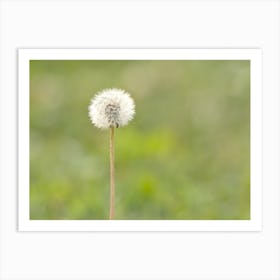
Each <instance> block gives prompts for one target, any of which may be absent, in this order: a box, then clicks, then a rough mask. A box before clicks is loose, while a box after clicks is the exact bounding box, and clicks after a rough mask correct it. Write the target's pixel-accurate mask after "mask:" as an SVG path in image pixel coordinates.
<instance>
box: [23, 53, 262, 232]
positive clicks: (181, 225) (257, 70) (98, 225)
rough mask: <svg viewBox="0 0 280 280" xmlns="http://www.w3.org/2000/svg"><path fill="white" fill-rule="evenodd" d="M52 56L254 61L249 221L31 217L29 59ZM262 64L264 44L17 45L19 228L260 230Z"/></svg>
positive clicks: (59, 229)
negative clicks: (167, 46) (172, 46)
mask: <svg viewBox="0 0 280 280" xmlns="http://www.w3.org/2000/svg"><path fill="white" fill-rule="evenodd" d="M36 59H38V60H39V59H42V60H43V59H45V60H48V59H52V60H66V59H67V60H101V59H102V60H121V59H127V60H130V59H133V60H250V61H251V105H250V109H251V112H250V115H251V128H250V134H251V135H250V141H251V149H250V152H251V153H250V154H251V196H250V199H251V211H250V216H251V219H250V220H226V221H224V220H207V221H206V220H172V221H170V220H164V221H159V220H157V221H146V220H141V221H124V220H116V221H107V220H99V221H97V220H79V221H78V220H67V221H66V220H30V219H29V61H30V60H36ZM261 69H262V66H261V50H260V49H19V50H18V88H19V90H18V96H19V113H18V129H19V141H18V143H19V144H18V153H19V154H18V156H19V160H18V164H19V166H18V173H19V174H18V176H19V180H18V182H19V186H18V194H19V203H18V230H19V231H261V229H262V199H261V198H262V189H261V187H262V125H261V124H262V93H261V92H262V91H261V89H262V83H261V80H262V71H261Z"/></svg>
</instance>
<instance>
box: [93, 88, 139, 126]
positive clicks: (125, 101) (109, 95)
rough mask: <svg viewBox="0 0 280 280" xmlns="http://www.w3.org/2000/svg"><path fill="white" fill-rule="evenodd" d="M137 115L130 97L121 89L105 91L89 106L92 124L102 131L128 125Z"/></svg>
mask: <svg viewBox="0 0 280 280" xmlns="http://www.w3.org/2000/svg"><path fill="white" fill-rule="evenodd" d="M134 114H135V105H134V102H133V99H132V98H131V97H130V95H129V94H128V93H127V92H125V91H124V90H121V89H105V90H103V91H101V92H99V93H98V94H97V95H96V96H95V97H94V98H93V99H92V100H91V104H90V106H89V116H90V119H91V121H92V123H93V124H94V125H95V126H96V127H98V128H101V129H107V128H109V127H121V126H125V125H127V124H128V123H129V122H130V121H131V120H132V119H133V116H134Z"/></svg>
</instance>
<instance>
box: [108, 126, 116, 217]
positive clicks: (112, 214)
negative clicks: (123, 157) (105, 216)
mask: <svg viewBox="0 0 280 280" xmlns="http://www.w3.org/2000/svg"><path fill="white" fill-rule="evenodd" d="M114 161H115V153H114V127H113V126H111V127H110V218H109V219H110V220H114V218H115V166H114Z"/></svg>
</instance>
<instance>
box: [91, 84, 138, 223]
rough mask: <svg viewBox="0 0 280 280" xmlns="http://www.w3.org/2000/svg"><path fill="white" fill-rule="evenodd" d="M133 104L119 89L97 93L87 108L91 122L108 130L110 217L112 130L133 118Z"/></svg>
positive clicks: (112, 205) (112, 211) (112, 197)
mask: <svg viewBox="0 0 280 280" xmlns="http://www.w3.org/2000/svg"><path fill="white" fill-rule="evenodd" d="M134 114H135V104H134V101H133V99H132V98H131V97H130V95H129V94H128V93H127V92H125V91H124V90H121V89H114V88H113V89H105V90H103V91H101V92H99V93H97V94H96V95H95V96H94V97H93V98H92V100H91V104H90V106H89V117H90V119H91V122H92V123H93V124H94V125H95V126H96V127H98V128H100V129H110V215H109V219H111V220H112V219H114V217H115V167H114V157H115V155H114V129H115V128H118V127H121V126H125V125H127V124H128V123H129V122H130V121H131V120H132V119H133V117H134Z"/></svg>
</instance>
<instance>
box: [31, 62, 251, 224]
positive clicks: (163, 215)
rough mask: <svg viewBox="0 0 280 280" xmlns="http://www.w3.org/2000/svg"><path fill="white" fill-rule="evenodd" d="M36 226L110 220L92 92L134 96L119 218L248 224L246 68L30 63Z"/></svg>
mask: <svg viewBox="0 0 280 280" xmlns="http://www.w3.org/2000/svg"><path fill="white" fill-rule="evenodd" d="M30 73H31V78H30V95H31V97H30V105H31V107H30V108H31V110H30V127H31V132H30V137H31V142H30V167H31V169H30V170H31V171H30V179H31V180H30V182H31V183H30V218H31V219H87V220H94V219H108V215H109V183H110V182H109V132H108V131H101V130H98V129H97V128H95V127H94V126H93V125H92V124H91V123H90V121H89V118H88V105H89V103H90V99H91V98H92V97H93V96H94V94H95V93H96V92H98V91H100V90H102V89H104V88H111V87H117V88H122V89H125V90H126V91H128V92H129V93H131V95H132V97H133V98H134V100H135V103H136V116H135V119H134V120H133V121H132V122H131V123H130V124H129V125H128V126H126V127H124V128H119V129H117V130H116V133H115V148H116V151H115V153H116V218H117V219H249V218H250V62H249V61H230V60H228V61H74V60H73V61H62V60H60V61H47V60H45V61H44V60H37V61H35V60H34V61H31V62H30Z"/></svg>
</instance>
